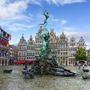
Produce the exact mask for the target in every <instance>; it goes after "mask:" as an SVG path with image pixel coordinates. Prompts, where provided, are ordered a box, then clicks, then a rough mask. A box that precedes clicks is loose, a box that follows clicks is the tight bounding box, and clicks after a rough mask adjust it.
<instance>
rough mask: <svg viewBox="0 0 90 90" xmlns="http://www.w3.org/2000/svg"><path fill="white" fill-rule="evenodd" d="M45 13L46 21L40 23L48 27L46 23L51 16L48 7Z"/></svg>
mask: <svg viewBox="0 0 90 90" xmlns="http://www.w3.org/2000/svg"><path fill="white" fill-rule="evenodd" d="M43 14H44V16H45V20H44V23H40V24H39V25H45V27H46V25H47V24H48V22H47V19H48V18H49V17H50V16H49V14H48V9H46V10H45V11H44V13H43Z"/></svg>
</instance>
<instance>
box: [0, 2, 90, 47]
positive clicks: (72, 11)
mask: <svg viewBox="0 0 90 90" xmlns="http://www.w3.org/2000/svg"><path fill="white" fill-rule="evenodd" d="M0 1H1V2H2V3H0V26H1V27H2V29H4V30H5V31H6V32H8V33H9V34H11V35H12V40H10V42H9V43H10V44H17V43H18V42H19V40H20V38H21V36H22V34H24V37H25V39H26V40H28V39H29V36H30V34H32V36H33V38H34V37H35V35H36V32H37V31H38V29H39V23H41V22H43V21H44V19H45V17H44V15H43V12H44V10H45V9H48V11H49V15H50V18H49V19H48V26H47V28H48V30H49V31H50V29H54V32H56V35H57V36H60V33H61V32H62V30H64V32H65V34H66V37H67V38H68V39H69V40H70V38H71V37H72V36H74V37H75V38H76V41H79V39H80V37H81V36H82V37H83V38H84V40H85V42H86V44H87V48H90V0H0Z"/></svg>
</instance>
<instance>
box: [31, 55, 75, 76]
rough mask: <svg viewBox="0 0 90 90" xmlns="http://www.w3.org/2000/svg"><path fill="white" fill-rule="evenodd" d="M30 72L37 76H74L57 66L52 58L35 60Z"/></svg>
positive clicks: (72, 73) (69, 71)
mask: <svg viewBox="0 0 90 90" xmlns="http://www.w3.org/2000/svg"><path fill="white" fill-rule="evenodd" d="M30 72H34V74H39V75H48V74H50V75H56V76H75V72H72V71H71V70H69V69H67V68H64V67H62V66H59V65H58V63H57V62H56V60H55V57H54V56H52V58H40V57H38V58H36V61H35V62H34V64H33V66H32V67H31V70H30Z"/></svg>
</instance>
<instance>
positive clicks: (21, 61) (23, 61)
mask: <svg viewBox="0 0 90 90" xmlns="http://www.w3.org/2000/svg"><path fill="white" fill-rule="evenodd" d="M34 61H35V60H18V61H14V63H25V62H34Z"/></svg>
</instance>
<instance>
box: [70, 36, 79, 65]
mask: <svg viewBox="0 0 90 90" xmlns="http://www.w3.org/2000/svg"><path fill="white" fill-rule="evenodd" d="M76 50H77V42H76V41H75V38H74V37H73V36H72V38H71V39H70V42H69V65H73V64H74V63H75V57H74V54H75V53H76Z"/></svg>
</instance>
